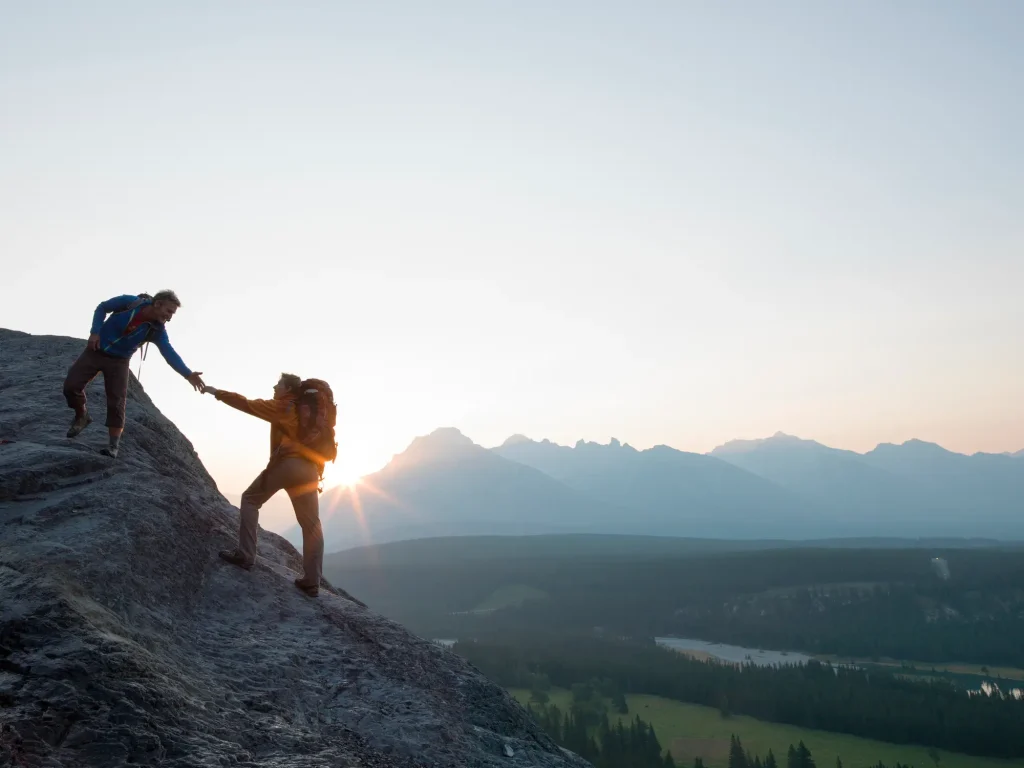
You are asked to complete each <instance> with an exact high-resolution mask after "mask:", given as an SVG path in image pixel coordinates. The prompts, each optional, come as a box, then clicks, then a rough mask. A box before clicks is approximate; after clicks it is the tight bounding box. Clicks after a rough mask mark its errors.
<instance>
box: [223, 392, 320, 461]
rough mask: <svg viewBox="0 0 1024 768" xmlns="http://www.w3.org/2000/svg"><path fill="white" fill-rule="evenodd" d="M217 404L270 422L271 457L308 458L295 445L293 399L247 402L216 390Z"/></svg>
mask: <svg viewBox="0 0 1024 768" xmlns="http://www.w3.org/2000/svg"><path fill="white" fill-rule="evenodd" d="M214 397H216V398H217V399H218V400H220V401H221V402H222V403H225V404H226V405H230V406H231V407H232V408H237V409H238V410H240V411H241V412H242V413H248V414H249V415H250V416H255V417H256V418H257V419H263V420H264V421H269V422H270V457H271V458H274V457H277V458H284V457H285V456H301V457H303V458H308V457H307V456H306V453H308V452H309V451H308V450H306V449H304V448H303V447H302V446H301V445H299V442H298V434H299V415H298V413H297V412H296V410H295V398H294V397H287V398H283V399H281V400H277V399H275V400H249V399H248V398H246V397H243V396H242V395H238V394H235V393H234V392H225V391H224V390H223V389H218V390H217V393H216V394H215V395H214Z"/></svg>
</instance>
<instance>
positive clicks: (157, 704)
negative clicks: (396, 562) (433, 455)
mask: <svg viewBox="0 0 1024 768" xmlns="http://www.w3.org/2000/svg"><path fill="white" fill-rule="evenodd" d="M83 344H84V341H82V340H77V339H68V338H63V337H53V336H31V335H28V334H23V333H19V332H16V331H9V330H5V329H0V766H4V767H6V766H7V765H13V766H69V767H71V768H77V767H79V766H122V765H154V766H156V765H159V766H166V767H167V768H179V767H180V768H184V767H185V766H189V767H192V766H243V767H244V766H253V767H254V766H267V767H268V768H269V766H274V767H275V768H305V767H306V766H310V767H312V766H317V768H321V767H322V766H324V767H325V766H445V767H447V766H509V767H510V768H511V767H513V766H540V767H547V766H552V767H553V766H586V765H588V764H587V763H585V762H584V761H582V760H581V759H580V758H578V757H576V756H575V755H573V754H571V753H569V752H566V751H565V750H562V749H560V748H559V747H558V746H557V745H556V744H554V742H552V741H551V740H550V739H549V738H548V737H546V736H545V735H544V734H543V733H542V732H541V731H540V730H539V729H538V728H537V727H536V726H535V725H534V724H533V722H532V721H531V720H530V719H529V717H528V715H527V714H526V712H525V711H524V710H523V709H522V708H520V707H519V706H518V705H517V704H516V703H515V701H514V700H513V699H512V698H511V697H510V696H509V695H508V694H507V693H506V692H505V691H503V690H502V689H501V688H499V687H497V686H495V685H493V684H491V683H490V682H488V681H487V680H486V679H485V678H484V677H483V676H481V675H480V674H479V673H478V672H477V671H475V670H474V669H473V668H472V667H471V666H469V665H468V664H467V663H466V662H464V661H463V660H462V659H461V658H459V657H458V656H456V655H455V654H453V653H451V652H450V651H447V650H445V649H443V648H441V647H439V646H437V645H434V644H433V643H430V642H428V641H426V640H423V639H420V638H418V637H415V636H414V635H412V634H410V633H409V632H408V631H406V630H405V629H403V628H402V627H401V626H399V625H397V624H395V623H394V622H392V621H389V620H387V619H385V618H383V617H381V616H378V615H376V614H374V613H373V612H372V611H371V610H368V609H366V608H364V607H362V606H360V605H359V604H357V602H354V601H353V600H351V599H349V597H348V596H347V594H346V593H345V592H344V591H343V590H341V589H337V588H334V587H332V586H330V585H324V586H322V587H321V591H320V596H319V597H318V598H316V599H310V598H308V597H306V596H305V595H303V594H302V593H301V592H299V591H298V590H296V589H295V588H294V586H293V585H292V579H293V578H294V577H295V576H296V575H297V574H298V573H299V572H301V564H300V559H299V556H298V553H297V552H296V551H295V549H294V548H293V547H292V546H291V545H290V544H289V543H287V542H286V541H285V540H284V539H282V538H281V537H279V536H276V535H275V534H272V533H268V532H266V531H263V532H261V534H260V560H259V561H258V563H257V565H256V567H254V568H253V569H252V570H251V571H248V572H246V571H242V570H239V569H237V568H234V567H233V566H231V565H228V564H226V563H224V562H222V561H220V560H219V559H218V558H217V555H216V553H217V550H218V549H224V548H229V547H232V546H234V544H235V541H236V539H235V537H236V531H237V525H238V511H237V510H236V509H235V508H234V507H232V506H231V505H230V504H229V503H228V502H227V501H226V500H225V499H224V497H223V496H221V494H220V493H219V492H218V491H217V488H216V485H215V484H214V482H213V480H212V478H211V477H210V476H209V474H208V473H207V472H206V470H205V469H204V467H203V465H202V464H201V462H200V461H199V459H198V458H197V456H196V454H195V451H194V450H193V448H192V445H191V444H190V443H189V442H188V440H186V439H185V437H184V436H183V435H182V434H181V433H180V432H179V431H178V430H177V429H176V428H175V427H174V425H173V424H172V423H171V422H170V421H168V420H167V419H166V418H165V417H164V416H163V415H162V414H161V413H160V412H159V411H158V410H157V408H156V407H155V406H154V405H153V403H152V402H151V401H150V399H149V398H148V397H147V396H146V394H145V392H144V391H143V390H142V388H141V386H140V385H139V383H138V382H137V381H136V380H135V379H134V377H133V378H132V380H131V384H130V388H129V399H128V423H127V426H126V430H125V435H124V438H123V439H122V443H121V445H122V448H121V452H120V456H119V457H118V459H117V460H116V461H114V460H111V459H108V458H107V457H105V456H101V455H100V454H99V453H98V450H99V449H100V448H101V447H102V446H103V445H104V444H105V440H106V430H105V428H104V427H103V421H102V415H103V412H104V411H103V409H104V403H103V395H102V386H103V385H102V382H101V381H100V380H99V379H97V380H96V381H95V382H93V384H92V385H91V387H90V389H89V392H88V394H89V402H90V405H91V407H92V409H93V418H94V423H93V425H92V426H91V427H90V428H89V429H87V430H86V431H85V432H84V433H83V434H82V435H81V436H80V437H79V438H77V439H76V440H69V439H67V438H66V437H65V432H66V431H67V427H68V424H69V423H70V420H71V412H70V410H68V408H67V407H66V405H65V404H64V399H63V396H62V395H61V384H62V382H63V378H64V375H65V373H66V371H67V369H68V367H69V366H70V364H71V363H72V362H73V360H74V359H75V357H76V356H77V355H78V353H79V352H80V350H81V349H82V346H83ZM510 755H511V756H510Z"/></svg>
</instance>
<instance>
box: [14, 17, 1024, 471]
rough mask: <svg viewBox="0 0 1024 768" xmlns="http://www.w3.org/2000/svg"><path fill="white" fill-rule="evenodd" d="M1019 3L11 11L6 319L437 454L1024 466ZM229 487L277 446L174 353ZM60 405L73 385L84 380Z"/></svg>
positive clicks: (386, 452)
mask: <svg viewBox="0 0 1024 768" xmlns="http://www.w3.org/2000/svg"><path fill="white" fill-rule="evenodd" d="M1022 83H1024V4H1022V3H1016V2H989V1H987V0H986V1H983V2H958V3H954V2H941V1H938V2H888V1H887V2H852V1H850V2H843V3H839V2H819V1H816V2H810V1H808V2H801V3H794V2H765V3H760V2H758V3H755V2H747V3H712V2H701V3H684V2H664V3H650V2H648V3H644V2H631V3H626V2H621V3H595V2H586V3H584V2H544V3H540V2H515V3H512V2H505V3H489V2H461V3H453V2H434V3H421V2H403V3H389V2H375V3H346V2H340V1H339V2H326V1H325V2H297V3H281V2H273V3H270V2H252V1H250V0H246V1H245V2H241V1H240V0H239V1H238V2H175V3H162V4H157V3H140V2H90V3H78V2H64V3H48V2H32V3H20V2H19V3H14V2H6V1H2V2H0V255H2V259H3V265H4V266H3V273H2V276H3V301H2V303H0V325H3V326H6V327H14V328H19V329H22V330H26V331H31V332H36V333H61V334H69V335H79V336H83V337H84V336H85V334H86V333H87V331H88V323H89V316H90V313H91V311H92V308H93V307H94V306H95V304H96V303H97V302H99V301H100V300H102V299H104V298H108V297H109V296H112V295H116V294H119V293H123V292H132V291H137V290H150V291H155V290H158V289H160V288H162V287H172V288H174V289H175V290H177V291H178V292H179V293H180V294H181V296H182V299H183V301H184V307H183V309H182V311H181V312H180V314H179V315H178V317H176V318H175V320H174V322H173V323H172V325H171V327H170V332H171V337H172V341H173V342H174V344H175V346H176V347H177V348H178V350H179V351H180V352H181V354H182V356H183V357H184V359H185V361H186V362H187V363H188V364H189V365H191V366H192V367H194V368H196V369H198V370H202V371H204V372H205V374H206V379H207V380H208V382H209V383H211V384H213V385H215V386H221V387H225V388H232V389H237V390H239V391H241V392H243V393H245V394H249V395H253V396H255V395H261V394H267V393H269V389H270V386H271V385H272V384H273V380H274V379H275V378H276V375H277V373H278V372H280V371H281V370H283V369H284V370H294V371H295V372H297V373H300V374H303V375H307V376H320V377H324V378H327V379H329V380H331V382H332V383H333V384H335V386H336V391H337V393H338V396H339V400H340V401H341V407H342V413H341V419H342V420H341V424H340V435H341V440H342V461H341V462H340V464H341V466H339V467H338V468H337V469H336V473H337V477H341V476H348V475H351V474H353V473H360V472H367V471H372V470H374V469H376V468H378V467H379V466H380V465H382V464H383V463H384V462H386V461H387V459H388V458H389V457H390V456H391V455H392V454H393V453H395V452H397V451H400V450H402V449H403V448H404V447H405V445H406V444H407V443H408V442H409V441H410V440H411V439H412V437H414V436H415V435H417V434H423V433H425V432H428V431H430V430H432V429H434V428H435V427H438V426H448V425H452V426H457V427H459V428H461V429H462V430H463V431H464V432H465V433H466V434H468V435H469V436H470V437H472V438H474V439H475V440H477V441H478V442H480V443H482V444H485V445H491V444H494V443H497V442H500V441H501V440H502V439H504V438H505V437H506V436H507V435H509V434H511V433H513V432H523V433H526V434H528V435H530V436H532V437H536V438H542V437H549V438H551V439H555V440H558V441H559V442H569V443H571V442H574V441H575V440H576V439H578V438H586V439H591V440H599V441H601V442H605V441H607V439H608V438H609V437H610V436H613V435H614V436H616V437H618V438H619V439H621V440H623V441H628V442H631V443H633V444H634V445H637V446H638V447H647V446H650V445H653V444H658V443H667V444H670V445H674V446H676V447H679V448H683V449H688V450H696V451H706V450H710V449H711V448H713V447H714V446H715V445H717V444H719V443H721V442H724V441H725V440H728V439H731V438H735V437H760V436H764V435H766V434H770V433H772V432H774V431H776V430H784V431H787V432H792V433H796V434H799V435H801V436H804V437H811V438H816V439H819V440H822V441H823V442H827V443H830V444H833V445H837V446H840V447H849V448H853V449H857V450H865V449H868V448H871V447H873V446H874V445H875V444H876V443H877V442H880V441H902V440H905V439H908V438H911V437H920V438H923V439H929V440H935V441H937V442H940V443H942V444H944V445H946V446H948V447H950V448H953V449H956V450H962V451H966V452H972V451H976V450H987V451H1002V450H1009V449H1014V450H1016V449H1019V448H1024V405H1022V397H1021V393H1022V391H1024V362H1022V356H1021V338H1022V333H1024V309H1022V307H1024V304H1022V300H1021V295H1022V292H1024V215H1022V213H1021V212H1022V211H1024V181H1022V179H1024V151H1022V150H1024V147H1022V143H1024V140H1022V138H1021V137H1022V136H1024V106H1022V105H1024V93H1022V91H1024V86H1022ZM143 383H144V385H146V387H147V390H149V391H150V392H151V394H152V395H153V396H154V397H155V399H156V400H157V402H158V404H159V405H160V407H161V408H162V409H163V410H164V411H165V412H166V413H167V414H168V415H170V416H171V417H172V418H174V419H175V421H177V423H178V424H179V425H180V426H181V427H182V428H183V429H184V430H185V431H186V432H187V434H188V435H189V437H190V438H191V439H192V440H193V441H194V442H195V444H196V447H197V449H198V450H199V452H200V455H201V456H202V457H203V458H204V460H206V462H207V464H208V466H209V467H210V469H211V471H212V472H213V474H214V476H215V477H217V478H218V480H219V481H220V483H221V486H222V487H223V488H224V489H225V490H229V491H237V490H241V489H242V488H244V486H245V485H246V484H247V482H248V479H249V478H250V476H251V475H253V474H254V473H255V472H256V471H258V469H259V466H260V462H261V461H262V459H263V458H264V453H265V448H266V444H265V434H264V432H265V430H264V428H263V427H262V426H260V425H259V424H258V423H256V422H254V421H253V422H252V423H250V422H249V420H246V419H245V418H244V417H243V416H242V415H240V414H238V413H236V412H233V411H230V410H229V409H226V408H224V407H223V406H220V405H218V404H216V403H214V402H212V400H211V399H209V398H206V399H202V398H199V397H198V396H197V395H194V394H193V393H192V392H191V389H190V388H188V387H187V385H186V384H184V382H182V381H181V380H180V379H178V378H177V377H176V376H175V374H174V373H173V372H172V371H171V370H170V369H169V368H167V367H166V366H165V365H164V364H163V362H162V361H161V360H160V359H159V357H158V356H156V357H154V358H151V359H149V360H148V361H147V363H146V368H145V372H144V375H143ZM54 385H55V386H59V382H55V384H54Z"/></svg>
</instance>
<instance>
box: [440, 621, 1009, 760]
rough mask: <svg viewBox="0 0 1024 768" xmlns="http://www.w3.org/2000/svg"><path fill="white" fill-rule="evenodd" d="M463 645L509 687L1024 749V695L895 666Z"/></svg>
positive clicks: (562, 645)
mask: <svg viewBox="0 0 1024 768" xmlns="http://www.w3.org/2000/svg"><path fill="white" fill-rule="evenodd" d="M455 650H456V651H457V652H458V653H460V654H461V655H463V656H464V657H465V658H467V659H468V660H469V661H470V662H471V663H472V664H474V665H475V666H476V667H477V668H478V669H480V671H481V672H483V673H484V674H485V675H486V676H488V677H489V678H491V679H492V680H494V681H495V682H497V683H499V684H500V685H503V686H505V687H510V688H527V689H529V688H532V687H535V686H537V685H538V684H540V685H553V686H557V687H560V688H572V686H573V684H574V683H578V682H579V681H590V680H595V679H596V680H601V679H606V680H609V681H610V682H611V684H613V685H614V686H617V687H618V688H620V689H621V690H622V691H623V692H626V693H637V694H650V695H655V696H662V697H664V698H668V699H674V700H676V701H684V702H690V703H694V704H701V705H704V706H711V707H717V708H718V709H719V710H720V711H721V713H722V714H723V716H729V715H730V714H733V713H736V714H744V715H750V716H751V717H756V718H759V719H761V720H767V721H770V722H777V723H787V724H791V725H797V726H801V727H805V728H813V729H817V730H824V731H834V732H838V733H848V734H851V735H854V736H861V737H865V738H872V739H878V740H880V741H887V742H890V743H896V744H917V745H921V746H926V747H935V748H937V749H947V750H950V751H953V752H963V753H967V754H972V755H981V756H991V757H1001V758H1017V757H1022V756H1024V729H1022V728H1021V727H1020V724H1021V723H1022V722H1024V701H1020V700H1017V699H1014V698H1000V697H988V696H968V695H967V693H966V692H964V691H961V690H958V689H957V688H955V687H953V686H952V685H949V684H947V683H944V682H920V681H912V680H907V679H904V678H901V677H899V676H897V675H894V674H890V673H887V672H878V671H870V672H868V671H864V670H860V669H853V668H846V667H835V666H832V665H829V664H822V663H818V662H810V663H808V664H805V665H795V664H792V665H780V666H773V667H758V666H755V665H753V664H745V665H726V664H720V663H715V662H705V661H698V660H695V659H691V658H689V657H686V656H683V655H682V654H679V653H675V652H672V651H668V650H665V649H662V648H659V647H657V646H655V645H654V644H653V643H651V644H641V643H635V642H628V641H612V640H607V639H599V638H594V637H587V636H583V635H578V636H568V635H564V634H557V635H556V634H552V635H535V636H533V637H531V638H525V637H518V638H510V639H509V640H508V641H507V642H505V643H501V642H498V641H492V642H489V643H484V642H460V643H458V644H457V645H456V646H455Z"/></svg>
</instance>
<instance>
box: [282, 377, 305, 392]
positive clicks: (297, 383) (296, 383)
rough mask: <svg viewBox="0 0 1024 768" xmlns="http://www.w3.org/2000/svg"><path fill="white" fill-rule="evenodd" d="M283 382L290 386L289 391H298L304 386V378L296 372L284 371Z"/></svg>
mask: <svg viewBox="0 0 1024 768" xmlns="http://www.w3.org/2000/svg"><path fill="white" fill-rule="evenodd" d="M281 383H282V384H284V385H285V386H286V387H287V388H288V391H289V392H298V391H299V389H300V388H301V387H302V379H301V378H300V377H298V376H296V375H295V374H294V373H282V374H281Z"/></svg>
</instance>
